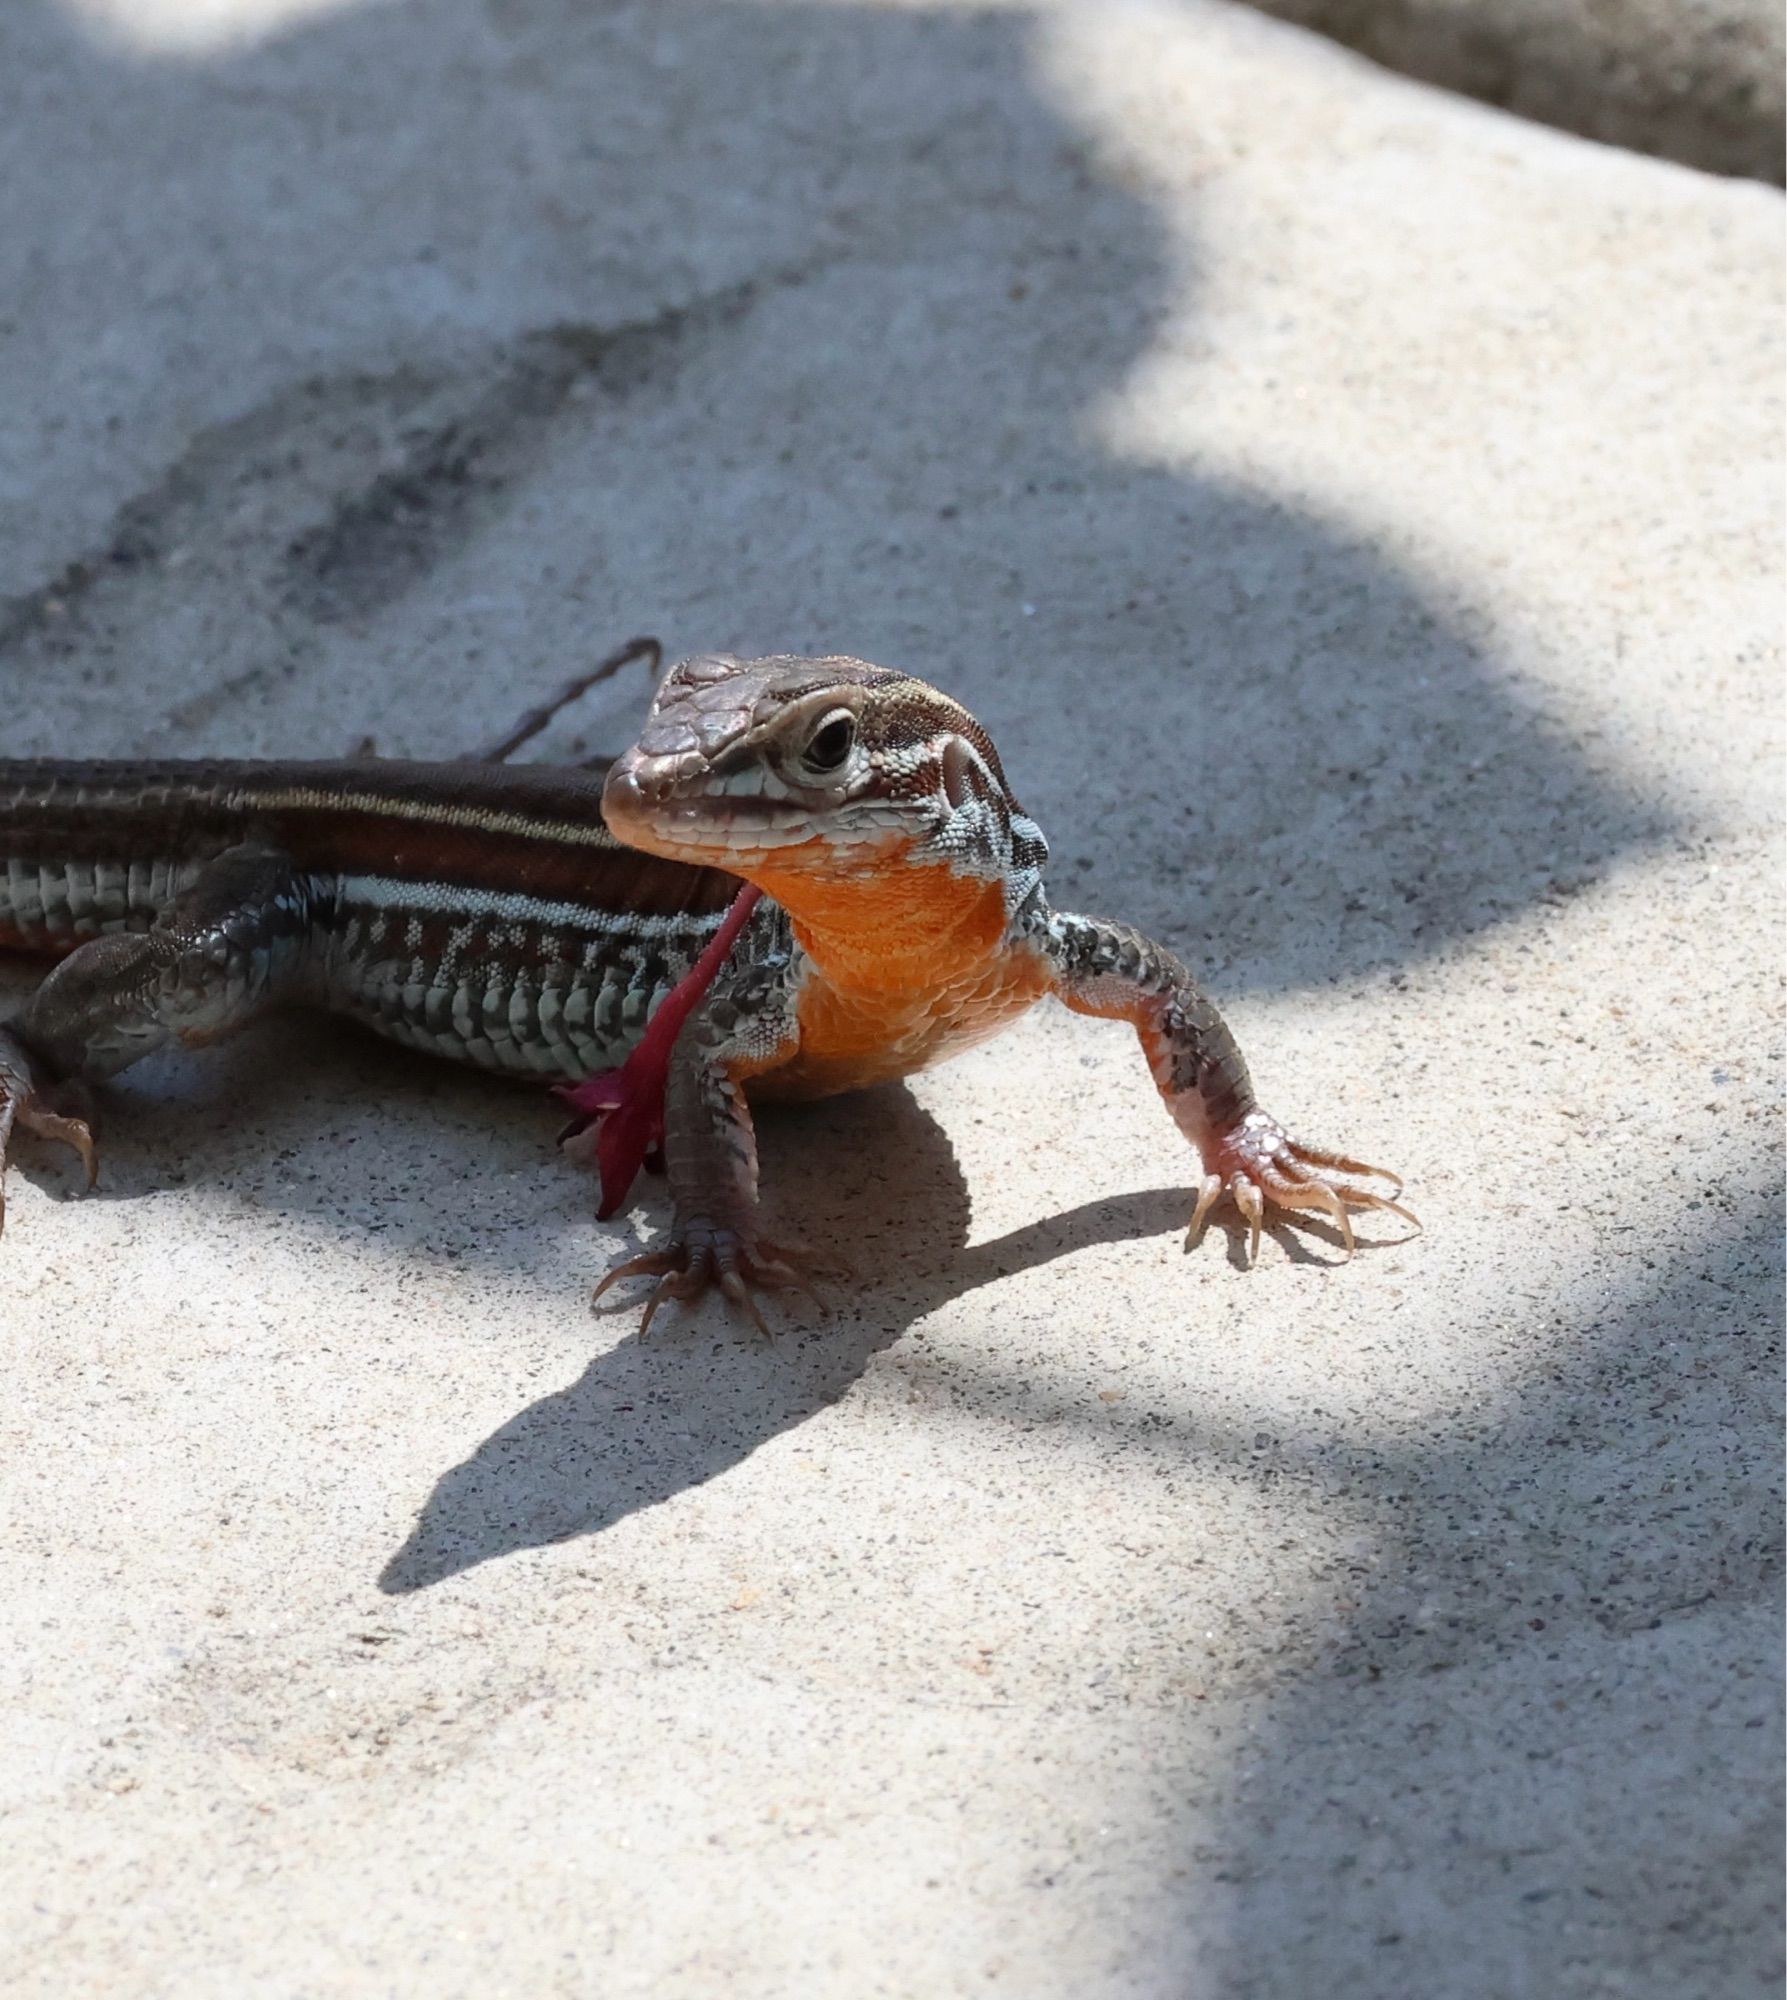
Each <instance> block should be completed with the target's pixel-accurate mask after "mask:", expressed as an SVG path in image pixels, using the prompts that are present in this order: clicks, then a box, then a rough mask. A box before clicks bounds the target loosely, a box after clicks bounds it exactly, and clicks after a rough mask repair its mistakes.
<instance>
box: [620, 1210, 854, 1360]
mask: <svg viewBox="0 0 1787 2000" xmlns="http://www.w3.org/2000/svg"><path fill="white" fill-rule="evenodd" d="M813 1271H819V1272H821V1274H822V1275H828V1276H830V1275H837V1267H835V1266H827V1265H826V1264H825V1263H824V1261H823V1260H822V1259H819V1258H816V1257H814V1256H813V1255H812V1254H811V1253H810V1252H808V1251H806V1250H803V1249H800V1248H799V1247H797V1246H793V1245H788V1244H779V1243H771V1242H769V1241H767V1240H766V1239H765V1238H762V1237H747V1236H742V1235H740V1233H739V1232H738V1231H737V1230H736V1229H732V1228H728V1227H726V1226H724V1225H722V1224H717V1223H710V1222H703V1221H699V1220H698V1221H695V1222H689V1223H682V1222H679V1223H678V1224H677V1225H676V1228H675V1230H674V1231H673V1232H672V1234H671V1238H670V1242H669V1244H668V1245H667V1246H666V1248H664V1249H662V1250H646V1251H643V1252H642V1253H641V1254H640V1255H639V1256H637V1257H629V1258H628V1259H627V1260H626V1262H625V1263H624V1264H617V1265H615V1267H614V1269H613V1270H612V1271H610V1272H609V1273H608V1275H607V1276H606V1277H605V1278H604V1279H603V1280H602V1282H601V1283H600V1284H599V1285H598V1286H597V1287H596V1289H595V1294H594V1297H593V1298H592V1300H591V1303H592V1304H594V1302H595V1299H599V1298H600V1297H601V1296H602V1294H603V1293H604V1292H605V1291H607V1289H608V1288H609V1286H610V1285H618V1284H619V1283H620V1282H621V1280H622V1279H623V1278H656V1279H657V1281H658V1282H657V1284H656V1285H655V1286H654V1287H653V1289H652V1295H651V1297H650V1299H649V1300H647V1302H646V1307H645V1317H644V1319H642V1320H641V1321H640V1323H639V1333H640V1337H641V1338H642V1339H643V1338H644V1335H645V1333H646V1330H647V1329H648V1328H649V1327H650V1325H651V1323H652V1315H653V1314H654V1313H656V1311H657V1310H658V1308H659V1306H661V1305H662V1304H663V1303H664V1301H665V1300H666V1299H676V1300H679V1301H680V1302H681V1303H682V1304H684V1305H693V1304H694V1303H695V1302H696V1301H697V1300H698V1299H700V1298H701V1297H702V1296H703V1295H704V1294H705V1293H706V1292H708V1291H709V1290H710V1289H711V1288H712V1287H713V1286H715V1285H718V1286H719V1288H720V1290H721V1291H722V1292H723V1293H724V1294H725V1297H726V1301H727V1303H728V1304H729V1305H731V1306H733V1307H735V1308H736V1309H737V1310H738V1311H740V1312H742V1313H743V1314H745V1316H746V1317H747V1318H748V1319H749V1320H750V1321H751V1322H752V1324H753V1325H754V1326H755V1327H756V1328H757V1331H758V1332H759V1333H761V1334H763V1335H764V1336H765V1337H766V1338H767V1337H768V1335H769V1327H768V1325H767V1324H766V1323H765V1321H764V1317H763V1314H762V1313H761V1312H760V1311H759V1310H758V1308H757V1300H756V1298H755V1296H754V1295H753V1294H754V1291H755V1290H762V1291H769V1292H785V1291H791V1290H792V1291H802V1292H805V1293H806V1295H807V1296H808V1297H809V1298H810V1299H811V1300H812V1301H813V1303H814V1304H815V1305H816V1306H817V1307H818V1308H819V1310H820V1312H821V1314H824V1313H827V1312H829V1311H830V1307H829V1306H828V1305H827V1304H826V1301H825V1299H824V1297H823V1296H822V1295H821V1293H820V1291H819V1289H818V1287H817V1286H816V1285H815V1284H814V1283H813V1279H812V1276H811V1275H810V1273H811V1272H813Z"/></svg>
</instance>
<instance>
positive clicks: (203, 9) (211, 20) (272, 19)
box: [68, 0, 379, 56]
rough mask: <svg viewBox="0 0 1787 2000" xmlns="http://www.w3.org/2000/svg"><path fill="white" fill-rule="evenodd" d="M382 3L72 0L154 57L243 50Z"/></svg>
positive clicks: (108, 32) (78, 12)
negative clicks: (350, 10) (329, 17)
mask: <svg viewBox="0 0 1787 2000" xmlns="http://www.w3.org/2000/svg"><path fill="white" fill-rule="evenodd" d="M378 3H379V0H68V5H69V7H70V8H71V10H72V11H73V13H74V15H75V18H76V19H77V20H80V21H83V22H85V23H86V24H87V25H88V26H89V27H91V28H93V29H95V30H97V31H98V32H99V33H100V34H102V35H104V36H107V37H110V38H111V39H113V40H114V41H116V42H118V43H120V44H122V45H123V46H124V47H125V48H127V49H131V50H135V51H139V52H141V53H144V54H148V55H187V56H194V55H203V54H206V53H208V52H210V51H212V50H217V49H224V50H233V49H242V48H246V47H249V46H251V45H252V44H254V43H256V42H261V41H265V40H267V39H268V38H269V37H270V36H272V35H275V34H277V33H278V32H279V31H280V30H281V29H285V28H295V27H297V26H299V25H300V24H302V23H303V22H306V21H316V20H319V19H321V18H322V17H323V16H325V15H328V14H334V13H338V12H340V11H341V10H342V9H343V8H346V7H351V6H354V5H357V4H358V5H366V4H373V5H376V4H378Z"/></svg>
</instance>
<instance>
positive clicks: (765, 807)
mask: <svg viewBox="0 0 1787 2000" xmlns="http://www.w3.org/2000/svg"><path fill="white" fill-rule="evenodd" d="M698 772H699V773H700V774H702V775H701V776H698V775H697V773H698ZM703 777H705V783H703ZM692 778H693V779H695V785H694V786H691V783H690V780H691V779H692ZM696 787H699V789H697V788H696ZM602 818H603V820H604V822H605V823H606V824H607V827H608V830H609V832H610V833H612V834H613V835H614V837H615V839H616V840H619V841H623V842H624V843H625V844H626V845H627V846H628V847H639V848H644V849H645V850H646V851H647V852H648V853H653V854H664V855H668V856H670V858H671V859H673V860H691V861H693V860H702V861H713V862H717V863H719V864H721V865H725V864H726V863H727V862H728V861H737V860H738V859H739V858H741V857H743V856H746V855H750V854H753V853H766V852H769V851H771V850H774V849H779V848H784V847H790V846H796V845H799V844H800V843H802V842H805V841H809V840H812V839H813V838H814V837H815V829H814V826H813V817H812V811H811V808H809V807H808V806H806V805H804V804H802V803H801V802H800V801H798V800H795V799H785V798H784V799H775V798H766V797H764V796H763V795H762V793H761V792H758V793H751V792H740V791H737V790H732V789H723V788H722V787H721V786H720V785H719V784H717V783H715V781H714V779H713V776H712V771H711V767H710V766H709V765H708V764H707V763H706V760H705V759H701V758H698V757H692V756H672V757H652V756H648V755H646V754H644V753H643V752H641V751H639V750H636V749H635V750H629V751H628V752H627V753H626V755H625V756H623V757H622V758H621V759H620V760H619V761H618V762H617V763H616V764H615V765H614V766H613V768H612V769H611V770H610V771H609V773H608V777H607V781H606V782H605V783H604V785H603V787H602Z"/></svg>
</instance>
